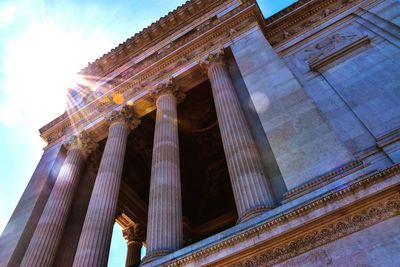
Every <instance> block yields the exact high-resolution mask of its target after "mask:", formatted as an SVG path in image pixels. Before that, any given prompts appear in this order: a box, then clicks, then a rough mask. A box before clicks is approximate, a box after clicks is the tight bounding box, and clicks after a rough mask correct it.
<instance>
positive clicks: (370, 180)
mask: <svg viewBox="0 0 400 267" xmlns="http://www.w3.org/2000/svg"><path fill="white" fill-rule="evenodd" d="M398 174H400V164H396V165H393V166H392V167H390V168H387V169H385V170H383V171H381V172H379V173H376V174H372V175H370V176H367V177H365V178H364V179H361V180H358V181H356V182H354V183H352V184H350V185H348V186H347V187H345V188H343V189H340V190H338V191H336V192H332V193H330V194H327V195H325V196H322V197H320V198H317V199H315V200H313V201H310V202H308V203H305V204H303V205H300V206H299V207H298V208H295V209H293V210H290V211H288V212H286V213H283V214H281V215H280V216H278V217H276V218H273V219H271V220H268V221H265V222H262V223H261V224H258V225H256V226H254V227H251V228H249V229H247V230H244V231H242V232H239V233H237V234H233V235H231V236H229V237H228V238H226V239H223V240H221V241H219V242H216V243H213V244H212V245H209V246H206V247H203V248H201V249H198V250H195V251H194V252H193V253H190V254H187V255H185V256H183V257H180V258H177V259H175V260H172V261H170V262H166V263H165V264H163V266H171V267H176V266H182V265H185V264H189V263H192V262H194V261H197V260H199V259H201V258H205V257H207V256H209V255H211V254H216V253H218V252H219V251H221V250H223V249H225V248H228V247H232V246H234V245H236V244H239V243H241V242H243V241H245V240H249V239H251V238H253V237H255V236H259V235H261V234H262V233H264V232H270V231H272V230H273V229H274V228H276V227H278V226H280V225H282V224H285V223H288V222H290V221H291V220H294V219H295V218H299V217H301V216H305V215H307V214H309V213H311V212H312V211H315V210H317V209H320V208H322V207H325V206H326V205H328V204H330V203H334V202H336V201H339V200H340V199H344V198H346V197H348V196H349V195H353V194H355V193H356V192H358V191H361V190H363V189H365V188H367V187H370V186H373V185H374V184H376V183H378V182H380V181H382V180H385V179H387V178H389V177H393V176H395V175H398ZM395 194H396V203H397V204H396V205H395V206H394V207H395V208H396V209H397V210H394V209H391V210H390V212H391V213H390V214H391V215H390V216H394V215H396V214H398V211H399V204H400V203H399V202H400V197H399V194H398V190H395ZM361 202H362V201H361ZM376 206H381V205H380V204H378V205H376ZM381 207H384V206H381ZM336 238H340V236H339V235H337V236H336ZM283 252H284V251H283ZM283 254H284V253H283ZM283 254H281V256H284V255H283ZM216 266H219V265H218V264H217V265H216ZM250 266H257V265H250Z"/></svg>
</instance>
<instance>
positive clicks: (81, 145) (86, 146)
mask: <svg viewBox="0 0 400 267" xmlns="http://www.w3.org/2000/svg"><path fill="white" fill-rule="evenodd" d="M64 145H65V147H66V148H67V149H68V150H69V149H81V150H82V151H83V152H85V154H86V155H90V154H91V153H93V152H94V151H95V150H96V149H97V147H98V144H97V143H96V142H94V141H93V138H92V137H91V136H90V134H89V133H88V132H86V131H82V132H80V133H79V134H78V136H76V135H73V136H70V137H69V139H68V140H67V141H66V142H65V144H64Z"/></svg>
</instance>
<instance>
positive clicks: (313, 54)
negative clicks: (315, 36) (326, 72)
mask: <svg viewBox="0 0 400 267" xmlns="http://www.w3.org/2000/svg"><path fill="white" fill-rule="evenodd" d="M356 37H357V34H352V33H350V34H344V33H335V34H333V35H331V36H328V37H326V38H324V39H322V40H321V41H319V42H318V43H317V44H315V45H312V46H311V47H309V48H307V49H306V50H305V52H306V55H307V56H306V58H305V60H307V61H308V62H309V63H310V64H311V63H313V62H315V61H317V60H319V59H320V58H322V57H324V56H326V55H328V54H330V53H332V52H334V51H337V50H339V49H341V48H342V47H344V46H346V45H348V44H349V43H351V42H352V41H353V40H354V39H355V38H356Z"/></svg>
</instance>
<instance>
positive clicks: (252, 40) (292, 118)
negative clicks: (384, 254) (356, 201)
mask: <svg viewBox="0 0 400 267" xmlns="http://www.w3.org/2000/svg"><path fill="white" fill-rule="evenodd" d="M231 48H232V52H233V56H234V58H235V60H236V62H237V65H238V67H239V69H240V71H241V74H242V77H243V80H244V83H245V85H246V87H247V89H248V91H249V95H250V98H251V100H252V104H253V105H254V107H255V109H256V112H257V113H258V116H259V118H260V121H261V124H262V127H263V129H264V132H265V134H266V136H267V139H268V142H269V144H270V145H271V148H272V151H273V153H274V155H275V158H276V161H277V163H278V166H279V168H280V170H281V172H282V175H283V179H284V181H285V183H286V186H287V188H288V189H289V190H290V189H293V188H295V187H297V186H299V185H301V184H303V183H305V182H307V181H308V180H309V179H311V178H314V177H316V176H319V175H322V174H324V173H326V172H328V171H330V170H332V169H335V168H337V167H338V166H341V165H344V164H346V163H348V162H350V161H352V160H353V159H354V158H353V156H352V155H351V154H350V152H349V151H348V150H347V148H346V147H345V146H344V145H343V144H342V142H341V141H340V140H339V138H338V137H337V135H336V134H335V132H334V131H332V129H331V127H330V125H329V124H328V123H327V121H326V120H325V119H324V118H323V117H322V115H321V113H320V110H319V109H318V108H317V105H316V104H315V102H314V101H313V100H312V99H311V98H310V97H309V96H308V95H307V94H306V92H305V90H304V87H303V86H302V85H301V84H300V83H299V81H298V80H297V79H296V77H295V76H294V75H293V73H292V71H291V70H290V69H289V68H288V67H287V66H286V64H285V63H284V61H283V60H282V59H281V58H279V56H278V55H277V53H276V52H275V51H274V50H273V49H272V47H271V46H270V45H269V43H268V42H267V40H266V39H265V37H264V35H263V33H262V31H261V29H260V28H258V27H255V28H253V29H252V30H250V31H249V32H248V33H247V35H245V36H242V37H239V38H238V40H234V41H233V44H232V46H231Z"/></svg>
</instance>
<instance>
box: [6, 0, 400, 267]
mask: <svg viewBox="0 0 400 267" xmlns="http://www.w3.org/2000/svg"><path fill="white" fill-rule="evenodd" d="M399 47H400V4H399V2H398V1H394V0H300V1H298V2H296V3H295V4H293V5H291V6H289V7H288V8H286V9H284V10H282V11H281V12H279V13H277V14H275V15H273V16H272V17H269V18H267V19H264V18H263V16H262V14H261V12H260V10H259V8H258V6H257V3H256V2H255V1H252V0H191V1H188V2H187V3H185V4H184V5H182V6H180V7H178V8H177V9H176V10H175V11H173V12H171V13H169V14H168V15H167V16H165V17H163V18H161V19H160V20H158V21H157V22H155V23H153V24H152V25H151V26H149V27H148V28H146V29H144V30H143V31H142V32H140V33H138V34H136V35H135V36H133V37H132V38H130V39H128V40H127V41H126V42H124V43H123V44H121V45H119V46H118V47H116V48H114V49H113V50H111V51H110V52H109V53H107V54H105V55H103V56H102V57H101V58H99V59H98V60H96V61H95V62H93V63H91V64H89V65H88V66H87V67H86V68H85V69H83V70H82V71H81V72H80V74H81V75H83V76H84V77H85V78H86V80H87V84H77V85H76V87H75V88H71V89H70V90H69V92H70V101H69V105H68V109H67V111H66V112H65V113H64V114H63V115H61V116H60V117H58V118H56V119H55V120H53V121H52V122H50V123H48V124H47V125H46V126H44V127H43V128H41V129H40V133H41V136H42V137H43V138H44V139H45V140H46V141H47V142H48V145H47V147H46V148H45V149H44V153H43V156H42V159H41V160H40V162H39V163H38V166H37V169H36V171H35V172H34V174H33V176H32V178H31V180H30V182H29V184H28V185H27V188H26V190H25V192H24V194H23V196H22V197H21V200H20V202H19V203H18V206H17V207H16V209H15V211H14V213H13V215H12V217H11V219H10V221H9V223H8V225H7V227H6V228H5V230H4V232H3V234H2V236H1V238H0V266H8V267H11V266H106V265H107V259H108V254H109V246H110V242H111V234H112V228H113V224H114V223H115V221H116V222H117V223H119V224H120V225H121V226H122V228H123V233H122V234H123V236H124V237H125V239H126V240H127V246H128V253H127V258H126V265H127V266H137V265H139V264H140V265H141V266H146V267H147V266H235V267H236V266H237V267H239V266H243V267H244V266H246V267H247V266H273V265H276V266H326V265H332V266H400V256H399V253H398V252H399V251H400V216H399V212H400V195H399V189H400V172H399V171H400V165H399V162H400V107H399V103H400V49H399ZM142 245H145V246H146V250H147V252H146V256H145V257H144V258H143V260H142V261H140V249H141V247H142Z"/></svg>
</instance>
